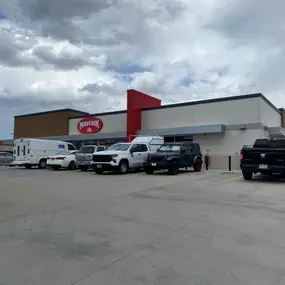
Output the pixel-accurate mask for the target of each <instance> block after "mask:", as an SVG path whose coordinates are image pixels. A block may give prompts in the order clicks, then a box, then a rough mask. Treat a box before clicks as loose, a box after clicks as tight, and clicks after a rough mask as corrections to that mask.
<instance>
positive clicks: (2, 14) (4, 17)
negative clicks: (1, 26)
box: [0, 9, 7, 20]
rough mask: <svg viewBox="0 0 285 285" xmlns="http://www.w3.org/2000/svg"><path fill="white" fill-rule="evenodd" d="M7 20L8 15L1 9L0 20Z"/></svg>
mask: <svg viewBox="0 0 285 285" xmlns="http://www.w3.org/2000/svg"><path fill="white" fill-rule="evenodd" d="M1 19H7V15H6V14H5V13H4V12H3V11H2V10H1V9H0V20H1Z"/></svg>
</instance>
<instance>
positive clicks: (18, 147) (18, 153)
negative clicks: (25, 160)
mask: <svg viewBox="0 0 285 285" xmlns="http://www.w3.org/2000/svg"><path fill="white" fill-rule="evenodd" d="M19 155H20V146H19V145H18V146H17V156H19Z"/></svg>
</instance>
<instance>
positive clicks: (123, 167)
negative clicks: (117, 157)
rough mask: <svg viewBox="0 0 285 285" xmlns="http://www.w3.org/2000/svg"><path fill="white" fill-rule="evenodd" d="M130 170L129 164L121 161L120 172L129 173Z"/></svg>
mask: <svg viewBox="0 0 285 285" xmlns="http://www.w3.org/2000/svg"><path fill="white" fill-rule="evenodd" d="M128 168H129V162H128V161H127V160H125V159H124V160H122V161H120V164H119V172H120V173H121V174H125V173H127V171H128Z"/></svg>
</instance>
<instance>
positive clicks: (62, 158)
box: [55, 157, 65, 160]
mask: <svg viewBox="0 0 285 285" xmlns="http://www.w3.org/2000/svg"><path fill="white" fill-rule="evenodd" d="M55 159H57V160H64V159H65V157H56V158H55Z"/></svg>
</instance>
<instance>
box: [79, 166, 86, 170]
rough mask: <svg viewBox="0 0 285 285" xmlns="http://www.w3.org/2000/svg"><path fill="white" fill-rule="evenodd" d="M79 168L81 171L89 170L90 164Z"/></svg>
mask: <svg viewBox="0 0 285 285" xmlns="http://www.w3.org/2000/svg"><path fill="white" fill-rule="evenodd" d="M79 169H80V170H81V171H87V169H88V166H80V167H79Z"/></svg>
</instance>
